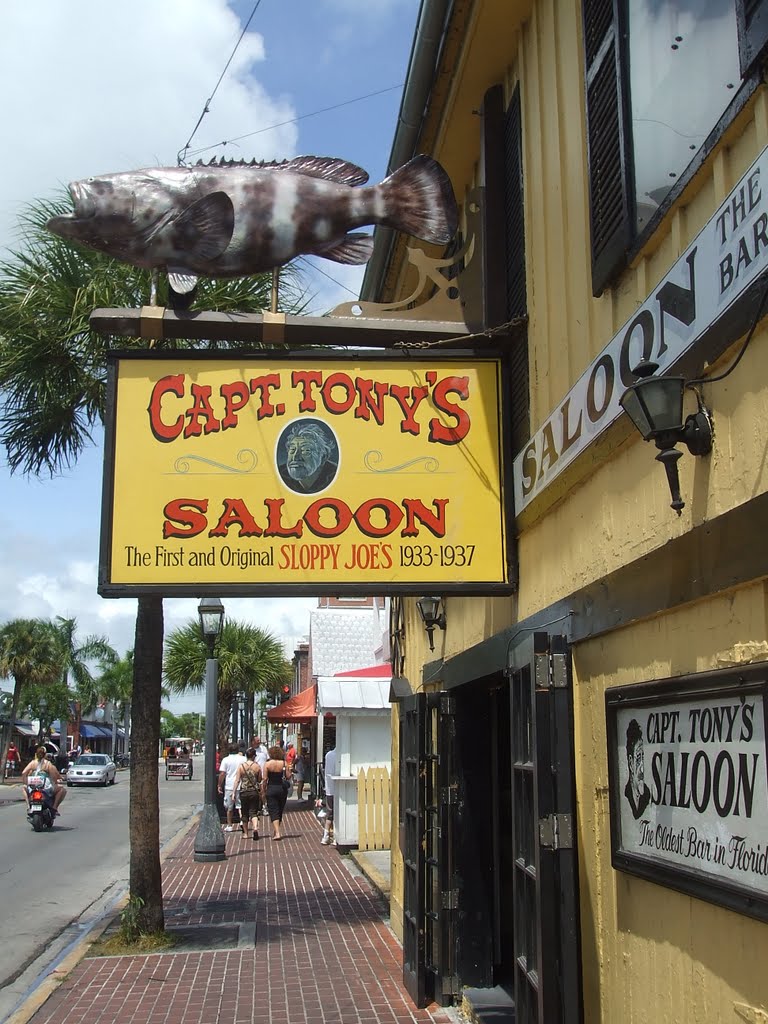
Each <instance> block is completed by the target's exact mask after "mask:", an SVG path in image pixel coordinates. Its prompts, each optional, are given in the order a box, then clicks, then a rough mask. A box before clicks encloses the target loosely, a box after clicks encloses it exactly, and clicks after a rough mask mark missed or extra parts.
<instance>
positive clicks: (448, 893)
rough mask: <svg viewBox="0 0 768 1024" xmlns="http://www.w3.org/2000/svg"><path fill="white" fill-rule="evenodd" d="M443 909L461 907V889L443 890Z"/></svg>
mask: <svg viewBox="0 0 768 1024" xmlns="http://www.w3.org/2000/svg"><path fill="white" fill-rule="evenodd" d="M441 895H442V902H443V910H458V909H459V890H458V889H445V890H443V892H442V894H441Z"/></svg>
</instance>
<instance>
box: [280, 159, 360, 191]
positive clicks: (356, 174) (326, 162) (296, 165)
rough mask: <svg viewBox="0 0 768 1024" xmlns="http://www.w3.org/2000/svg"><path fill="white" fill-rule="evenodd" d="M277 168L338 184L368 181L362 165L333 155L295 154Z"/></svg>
mask: <svg viewBox="0 0 768 1024" xmlns="http://www.w3.org/2000/svg"><path fill="white" fill-rule="evenodd" d="M277 170H279V171H293V173H294V174H306V175H307V176H308V177H310V178H324V179H325V180H326V181H335V182H338V183H339V184H340V185H364V184H365V183H366V181H368V172H367V171H364V170H363V168H362V167H358V166H357V164H351V163H349V161H347V160H340V159H338V158H337V157H333V156H297V157H294V159H293V160H289V161H288V162H287V163H285V164H280V166H279V167H278V168H277Z"/></svg>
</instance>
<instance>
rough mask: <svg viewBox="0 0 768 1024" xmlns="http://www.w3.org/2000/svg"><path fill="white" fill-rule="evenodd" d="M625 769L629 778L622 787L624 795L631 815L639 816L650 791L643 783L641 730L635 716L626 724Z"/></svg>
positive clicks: (649, 795)
mask: <svg viewBox="0 0 768 1024" xmlns="http://www.w3.org/2000/svg"><path fill="white" fill-rule="evenodd" d="M627 770H628V772H629V779H628V780H627V784H626V786H625V787H624V796H625V797H626V798H627V802H628V803H629V806H630V807H631V808H632V814H633V816H634V817H635V818H639V817H640V815H641V814H642V813H643V811H644V810H645V809H646V807H647V806H648V804H649V802H650V799H651V791H650V789H648V786H647V785H646V783H645V755H644V752H643V732H642V729H641V728H640V725H639V723H638V721H637V719H636V718H633V719H632V721H631V722H630V723H629V725H628V726H627Z"/></svg>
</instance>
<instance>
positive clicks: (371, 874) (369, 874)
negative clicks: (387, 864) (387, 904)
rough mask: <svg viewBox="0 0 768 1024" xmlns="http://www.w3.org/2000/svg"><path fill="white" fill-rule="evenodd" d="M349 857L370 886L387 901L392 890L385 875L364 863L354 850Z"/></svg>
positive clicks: (371, 865)
mask: <svg viewBox="0 0 768 1024" xmlns="http://www.w3.org/2000/svg"><path fill="white" fill-rule="evenodd" d="M350 857H351V858H352V860H353V861H354V862H355V864H356V865H357V867H358V868H359V869H360V871H361V872H362V873H363V874H364V875H365V877H366V878H367V879H368V881H369V882H370V883H371V885H373V886H374V887H375V888H376V889H378V891H379V892H380V893H381V895H382V896H383V897H384V899H387V900H388V899H389V896H390V892H391V888H392V886H391V883H390V880H389V879H388V878H387V877H386V876H385V875H383V874H382V873H381V872H380V871H379V870H378V869H377V868H375V867H374V866H373V864H368V863H366V862H365V860H364V859H362V858H360V857H358V853H357V851H356V850H351V851H350Z"/></svg>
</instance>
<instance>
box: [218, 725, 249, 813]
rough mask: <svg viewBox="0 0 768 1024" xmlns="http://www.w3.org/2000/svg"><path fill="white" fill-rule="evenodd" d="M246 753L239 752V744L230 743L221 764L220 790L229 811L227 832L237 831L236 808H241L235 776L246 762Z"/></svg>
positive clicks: (225, 806)
mask: <svg viewBox="0 0 768 1024" xmlns="http://www.w3.org/2000/svg"><path fill="white" fill-rule="evenodd" d="M245 760H246V758H245V755H244V754H241V753H239V752H238V749H237V744H236V743H230V744H229V753H228V754H227V756H226V757H225V758H223V759H222V762H221V764H220V765H219V792H220V793H223V794H224V809H225V811H226V812H227V824H226V827H225V829H224V831H225V832H237V825H235V808H236V807H237V810H238V811H239V810H240V798H239V795H238V796H237V798H236V797H235V792H234V790H235V776H236V775H237V770H238V768H239V767H240V765H241V764H244V763H245Z"/></svg>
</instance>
